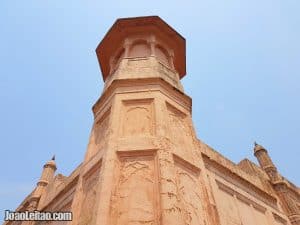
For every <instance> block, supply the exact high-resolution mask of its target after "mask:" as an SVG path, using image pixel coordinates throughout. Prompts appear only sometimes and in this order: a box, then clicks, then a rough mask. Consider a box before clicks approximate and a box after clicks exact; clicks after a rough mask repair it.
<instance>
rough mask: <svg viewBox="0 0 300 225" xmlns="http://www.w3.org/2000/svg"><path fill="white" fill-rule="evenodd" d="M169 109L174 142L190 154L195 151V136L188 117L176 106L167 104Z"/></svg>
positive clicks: (171, 133)
mask: <svg viewBox="0 0 300 225" xmlns="http://www.w3.org/2000/svg"><path fill="white" fill-rule="evenodd" d="M167 109H168V112H169V119H170V135H171V138H172V142H173V143H174V144H175V146H177V147H179V148H180V149H184V150H185V152H190V151H191V150H192V149H193V144H192V143H193V139H192V136H193V135H194V134H193V132H192V129H191V126H190V125H189V123H188V118H187V115H186V114H185V113H183V112H181V111H180V110H178V109H176V108H175V107H174V106H172V105H170V104H169V103H167Z"/></svg>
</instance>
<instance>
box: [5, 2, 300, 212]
mask: <svg viewBox="0 0 300 225" xmlns="http://www.w3.org/2000/svg"><path fill="white" fill-rule="evenodd" d="M299 10H300V3H299V1H298V0H295V1H292V0H285V1H279V0H265V1H261V0H244V1H235V0H218V1H216V0H209V1H208V0H207V1H201V0H200V1H189V0H187V1H174V0H173V1H168V0H166V1H155V0H152V1H133V0H128V1H95V0H87V1H76V0H74V1H60V0H51V1H50V0H44V1H37V0H36V1H34V0H27V1H16V0H2V1H0V28H1V35H0V99H1V107H0V109H1V110H0V124H1V126H0V137H1V155H2V157H1V163H0V170H1V179H0V200H1V201H0V210H1V211H2V210H4V209H15V208H16V207H17V206H18V205H19V203H20V202H21V201H22V200H23V199H24V197H25V196H26V195H27V194H28V193H29V192H30V191H31V190H32V188H33V187H34V186H35V184H36V182H37V181H38V179H39V176H40V173H41V171H42V166H43V164H44V163H45V162H46V161H47V160H49V159H50V158H51V157H52V155H53V154H56V157H57V164H58V172H59V173H63V174H65V175H68V174H70V173H71V171H72V170H73V169H75V168H76V166H77V165H79V163H80V162H81V161H82V160H83V156H84V153H85V150H86V146H87V143H88V137H89V132H90V128H91V126H92V122H93V117H92V112H91V107H92V105H93V104H94V102H95V101H96V100H97V99H98V97H99V95H100V93H101V91H102V88H103V83H102V78H101V73H100V69H99V65H98V62H97V58H96V55H95V48H96V46H97V45H98V43H99V42H100V40H101V39H102V37H103V36H104V34H105V33H106V31H107V30H108V29H109V28H110V26H111V25H112V24H113V22H114V21H115V20H116V19H117V18H120V17H133V16H145V15H159V16H160V17H161V18H163V19H164V20H165V21H166V22H167V23H169V24H170V25H171V26H172V27H174V28H175V29H176V30H177V31H178V32H179V33H180V34H182V35H183V36H184V37H185V38H186V41H187V75H186V77H185V78H184V79H183V80H182V82H183V85H184V88H185V92H186V93H187V94H188V95H189V96H191V97H192V98H193V121H194V124H195V127H196V130H197V135H198V137H199V138H200V139H201V140H203V141H204V142H206V143H207V144H209V145H211V146H212V147H213V148H215V149H216V150H218V151H219V152H221V153H222V154H223V155H225V156H226V157H228V158H230V159H231V160H233V161H234V162H238V161H240V160H241V159H243V158H245V157H247V158H250V159H251V160H254V161H255V162H256V160H255V158H254V157H253V152H252V149H253V142H254V141H257V142H258V143H260V144H262V145H264V146H265V147H266V148H267V149H268V150H269V153H270V155H271V156H272V158H273V160H274V163H275V164H276V165H277V167H278V169H279V171H280V172H281V173H282V174H283V175H285V176H286V177H288V178H289V179H290V180H291V181H293V182H294V183H296V184H297V185H299V184H300V173H299V168H300V167H299V161H300V160H299V159H300V157H299V153H300V152H299V151H300V150H299V133H300V132H299V131H300V117H299V115H300V105H299V99H300V76H299V74H300V63H299V59H300V43H299V40H300V29H299V24H300V14H299Z"/></svg>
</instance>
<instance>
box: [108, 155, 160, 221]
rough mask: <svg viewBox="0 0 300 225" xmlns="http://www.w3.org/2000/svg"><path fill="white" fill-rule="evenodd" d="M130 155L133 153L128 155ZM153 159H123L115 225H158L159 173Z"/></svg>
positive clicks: (115, 195) (121, 159)
mask: <svg viewBox="0 0 300 225" xmlns="http://www.w3.org/2000/svg"><path fill="white" fill-rule="evenodd" d="M129 154H130V153H129ZM156 171H157V170H156V166H155V160H154V155H136V154H133V155H128V156H121V157H120V175H119V180H118V185H117V188H116V191H115V194H114V199H115V201H114V204H113V215H112V217H113V220H115V222H114V223H113V224H116V225H125V224H126V225H157V224H158V221H157V196H158V193H157V192H158V191H157V175H156V174H157V173H156Z"/></svg>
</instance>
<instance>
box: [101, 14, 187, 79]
mask: <svg viewBox="0 0 300 225" xmlns="http://www.w3.org/2000/svg"><path fill="white" fill-rule="evenodd" d="M132 35H153V36H154V37H159V38H160V39H162V40H164V42H165V43H167V44H168V46H169V49H170V50H172V52H173V57H174V58H173V65H174V68H175V70H176V71H177V72H178V74H179V76H180V78H182V77H184V75H185V74H186V61H185V58H186V55H185V39H184V38H183V37H182V36H181V35H180V34H179V33H177V32H176V31H175V30H174V29H173V28H172V27H171V26H169V25H168V24H167V23H166V22H165V21H163V20H162V19H161V18H160V17H158V16H145V17H134V18H122V19H118V20H117V21H116V22H115V23H114V24H113V26H112V27H111V28H110V30H109V31H108V32H107V33H106V35H105V36H104V38H103V40H102V41H101V42H100V44H99V45H98V47H97V48H96V54H97V57H98V61H99V64H100V67H101V72H102V76H103V80H104V81H105V80H106V78H107V77H108V76H109V75H110V60H111V57H113V55H114V54H116V52H117V50H118V49H119V48H120V46H122V45H123V44H124V41H125V40H126V39H127V38H128V37H131V36H132Z"/></svg>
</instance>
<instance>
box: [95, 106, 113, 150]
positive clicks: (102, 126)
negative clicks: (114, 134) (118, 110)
mask: <svg viewBox="0 0 300 225" xmlns="http://www.w3.org/2000/svg"><path fill="white" fill-rule="evenodd" d="M109 113H110V110H108V112H106V113H105V114H104V115H103V116H102V118H101V119H100V120H98V121H97V122H96V125H95V130H94V132H95V143H96V146H97V149H102V148H103V146H104V144H105V140H106V136H107V134H108V122H109V116H108V115H109Z"/></svg>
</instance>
